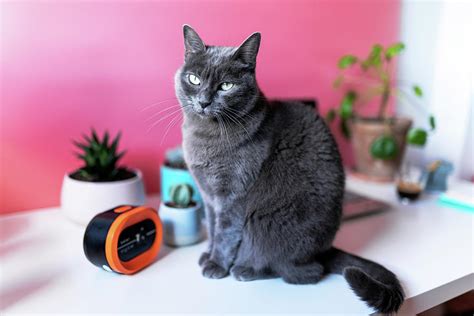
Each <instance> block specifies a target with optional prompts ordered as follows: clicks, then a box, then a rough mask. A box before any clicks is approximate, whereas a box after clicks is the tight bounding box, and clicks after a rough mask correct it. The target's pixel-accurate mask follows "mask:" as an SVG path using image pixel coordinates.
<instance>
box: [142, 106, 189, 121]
mask: <svg viewBox="0 0 474 316" xmlns="http://www.w3.org/2000/svg"><path fill="white" fill-rule="evenodd" d="M176 108H181V105H180V104H179V103H177V104H173V105H170V106H168V107H166V108H164V109H162V110H160V111H158V112H156V113H153V114H152V115H151V116H149V117H148V118H147V119H146V120H145V122H148V121H150V120H152V119H153V118H154V117H156V116H158V115H160V113H163V112H166V111H168V110H171V109H173V110H174V109H176Z"/></svg>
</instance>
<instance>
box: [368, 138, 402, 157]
mask: <svg viewBox="0 0 474 316" xmlns="http://www.w3.org/2000/svg"><path fill="white" fill-rule="evenodd" d="M370 154H371V155H372V157H374V158H376V159H382V160H391V159H394V158H395V157H396V156H397V154H398V145H397V142H396V141H395V138H393V136H392V135H383V136H380V137H378V138H376V139H375V140H374V142H373V143H372V145H371V146H370Z"/></svg>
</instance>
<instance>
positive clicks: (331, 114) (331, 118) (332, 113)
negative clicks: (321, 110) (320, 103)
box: [326, 109, 336, 123]
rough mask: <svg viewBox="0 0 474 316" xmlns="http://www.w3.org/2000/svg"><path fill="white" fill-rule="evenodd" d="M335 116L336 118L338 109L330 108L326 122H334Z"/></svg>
mask: <svg viewBox="0 0 474 316" xmlns="http://www.w3.org/2000/svg"><path fill="white" fill-rule="evenodd" d="M335 118H336V110H334V109H330V110H329V111H328V112H327V113H326V122H327V123H332V122H333V121H334V119H335Z"/></svg>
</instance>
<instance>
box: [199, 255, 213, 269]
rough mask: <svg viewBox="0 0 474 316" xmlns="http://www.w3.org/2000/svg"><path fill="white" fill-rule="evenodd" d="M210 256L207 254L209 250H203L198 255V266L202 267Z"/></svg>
mask: <svg viewBox="0 0 474 316" xmlns="http://www.w3.org/2000/svg"><path fill="white" fill-rule="evenodd" d="M210 256H211V255H210V254H209V252H203V253H202V254H201V256H200V257H199V261H198V263H199V266H200V267H202V266H203V265H204V264H205V263H206V262H207V261H208V260H209V257H210Z"/></svg>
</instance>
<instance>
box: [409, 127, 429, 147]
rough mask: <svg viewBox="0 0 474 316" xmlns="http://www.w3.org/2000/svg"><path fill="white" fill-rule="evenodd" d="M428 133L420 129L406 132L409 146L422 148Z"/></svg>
mask: <svg viewBox="0 0 474 316" xmlns="http://www.w3.org/2000/svg"><path fill="white" fill-rule="evenodd" d="M427 138H428V133H427V132H426V131H425V130H424V129H422V128H412V129H410V131H408V135H407V142H408V144H410V145H415V146H424V145H425V144H426V139H427Z"/></svg>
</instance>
